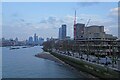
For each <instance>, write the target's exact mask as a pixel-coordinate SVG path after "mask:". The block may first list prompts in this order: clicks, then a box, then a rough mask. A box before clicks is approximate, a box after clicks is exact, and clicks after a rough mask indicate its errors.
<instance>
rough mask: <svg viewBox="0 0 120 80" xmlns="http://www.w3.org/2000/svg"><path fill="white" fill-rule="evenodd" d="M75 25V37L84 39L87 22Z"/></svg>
mask: <svg viewBox="0 0 120 80" xmlns="http://www.w3.org/2000/svg"><path fill="white" fill-rule="evenodd" d="M75 26H76V31H75V32H74V35H75V36H74V39H84V29H85V24H81V23H77V24H75Z"/></svg>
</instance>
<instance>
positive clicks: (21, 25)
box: [2, 2, 118, 40]
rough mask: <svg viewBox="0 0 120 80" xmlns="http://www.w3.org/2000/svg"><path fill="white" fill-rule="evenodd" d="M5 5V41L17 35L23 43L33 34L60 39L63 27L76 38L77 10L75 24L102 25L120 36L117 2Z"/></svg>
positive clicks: (108, 31)
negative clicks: (74, 33) (65, 26)
mask: <svg viewBox="0 0 120 80" xmlns="http://www.w3.org/2000/svg"><path fill="white" fill-rule="evenodd" d="M2 5H3V6H2V10H3V16H2V17H3V30H2V32H3V33H2V35H3V37H5V38H6V37H7V38H11V37H12V38H15V37H16V36H17V37H19V38H20V40H24V39H25V38H26V37H29V35H32V34H34V33H36V34H38V36H42V37H43V38H50V37H53V38H58V33H59V28H60V27H61V25H62V24H66V25H67V36H70V37H72V38H73V24H74V11H75V9H76V11H77V22H76V23H84V24H86V23H87V21H88V19H91V21H90V24H89V25H103V26H105V32H106V33H109V34H113V35H115V36H118V25H117V23H118V22H117V9H118V8H117V7H118V3H117V2H100V3H96V2H90V3H86V2H82V3H80V2H79V3H76V2H73V3H71V2H67V3H65V2H60V3H58V2H51V3H49V2H46V3H42V2H39V3H29V2H26V3H25V2H19V3H17V2H11V3H3V4H2ZM61 5H62V6H61ZM103 8H104V9H103ZM58 9H59V10H58ZM96 10H99V11H96ZM21 32H22V33H21ZM23 35H24V36H23Z"/></svg>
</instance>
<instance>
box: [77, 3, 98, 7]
mask: <svg viewBox="0 0 120 80" xmlns="http://www.w3.org/2000/svg"><path fill="white" fill-rule="evenodd" d="M99 3H100V2H78V3H77V5H78V6H82V7H88V6H93V5H97V4H99Z"/></svg>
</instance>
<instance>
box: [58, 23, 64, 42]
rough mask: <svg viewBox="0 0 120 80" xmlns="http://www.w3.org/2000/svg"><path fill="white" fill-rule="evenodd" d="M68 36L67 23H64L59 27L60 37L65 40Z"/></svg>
mask: <svg viewBox="0 0 120 80" xmlns="http://www.w3.org/2000/svg"><path fill="white" fill-rule="evenodd" d="M65 38H66V24H63V25H62V27H60V28H59V39H61V40H63V39H65Z"/></svg>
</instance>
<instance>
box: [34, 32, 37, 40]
mask: <svg viewBox="0 0 120 80" xmlns="http://www.w3.org/2000/svg"><path fill="white" fill-rule="evenodd" d="M34 42H37V36H36V33H35V34H34Z"/></svg>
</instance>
